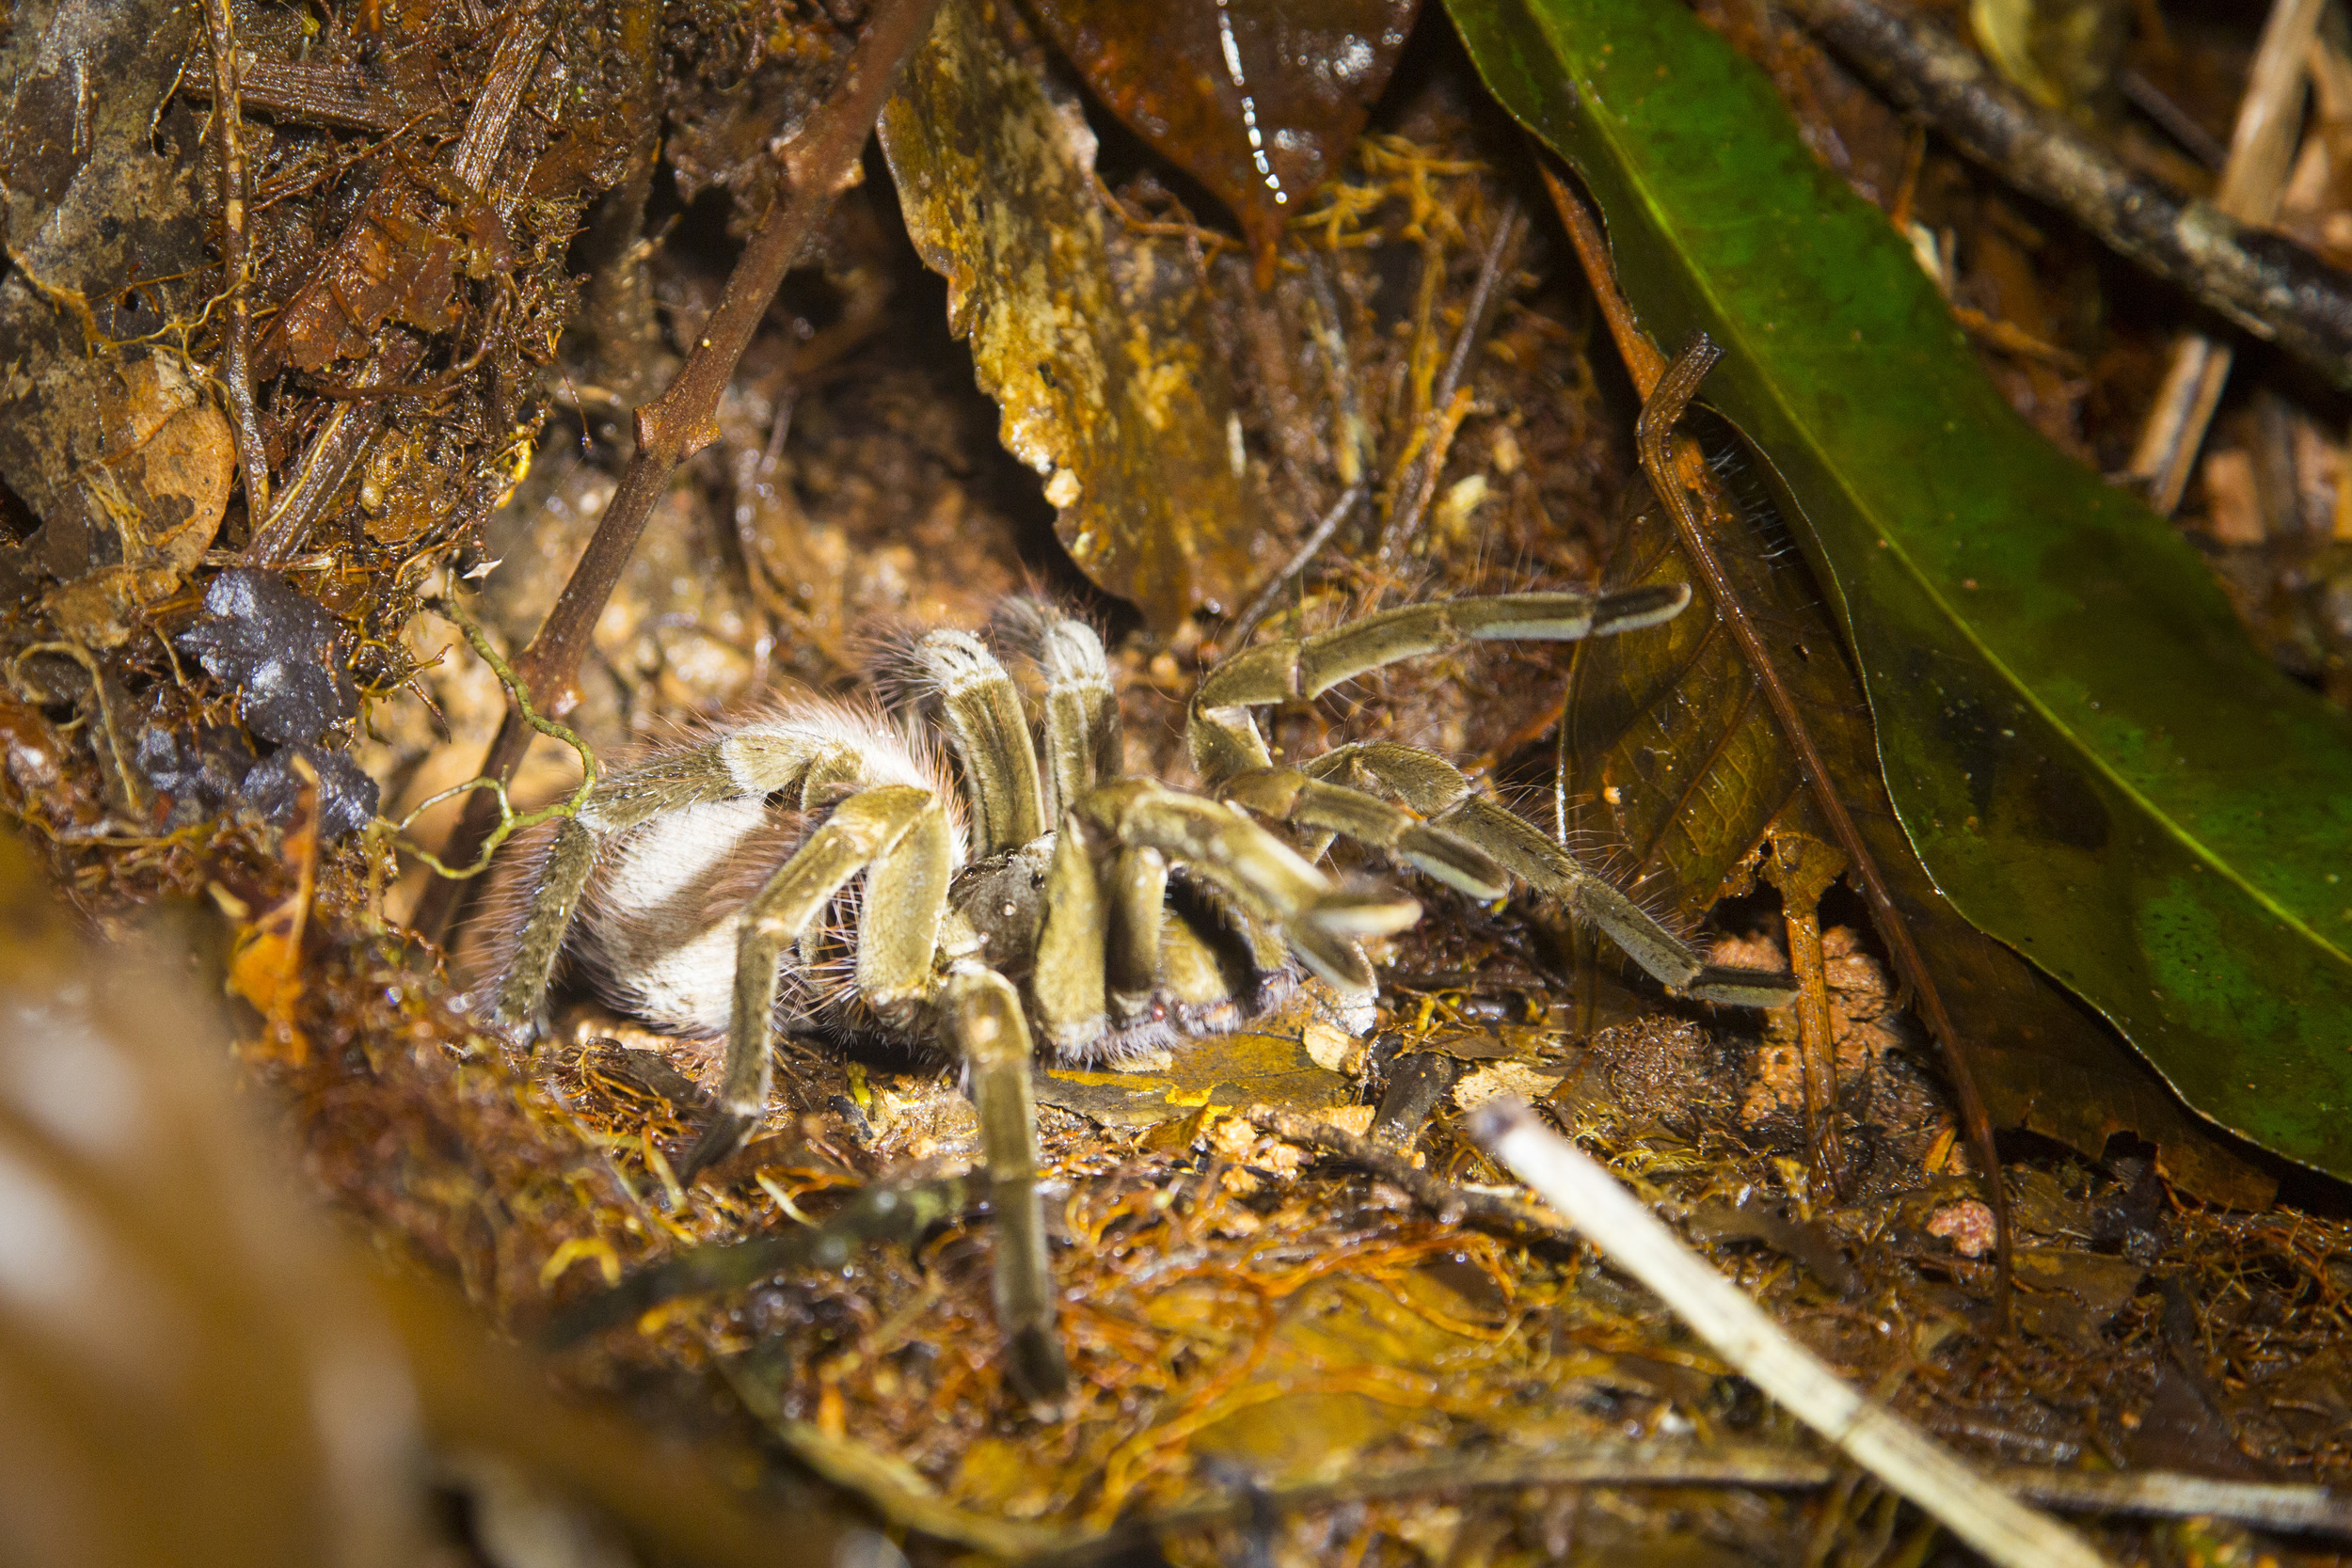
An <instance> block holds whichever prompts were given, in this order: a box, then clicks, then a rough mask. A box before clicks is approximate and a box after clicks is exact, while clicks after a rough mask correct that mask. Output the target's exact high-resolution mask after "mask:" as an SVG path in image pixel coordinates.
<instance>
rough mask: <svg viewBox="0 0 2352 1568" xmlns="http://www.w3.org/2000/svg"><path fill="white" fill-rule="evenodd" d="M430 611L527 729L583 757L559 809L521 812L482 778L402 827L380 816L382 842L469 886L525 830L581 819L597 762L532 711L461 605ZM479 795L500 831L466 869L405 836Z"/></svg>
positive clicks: (420, 809)
mask: <svg viewBox="0 0 2352 1568" xmlns="http://www.w3.org/2000/svg"><path fill="white" fill-rule="evenodd" d="M426 608H427V609H429V610H435V611H437V613H439V614H442V615H446V616H448V617H449V618H450V619H451V620H452V621H454V622H455V623H456V624H457V628H458V629H459V630H460V631H462V632H464V633H465V634H466V641H467V642H468V643H469V644H470V645H471V646H472V648H473V651H474V653H475V654H476V656H478V657H480V658H481V660H482V662H483V663H485V664H486V665H488V666H489V667H490V672H491V673H493V674H495V675H497V676H498V678H499V685H501V686H502V687H504V688H505V689H506V693H507V695H508V696H510V697H512V698H514V700H515V706H516V708H517V709H518V710H519V711H520V712H521V714H522V716H523V722H524V723H526V724H529V725H530V726H531V727H532V729H534V730H536V731H538V732H539V733H540V734H541V735H544V736H550V737H552V738H554V739H556V740H560V741H562V742H563V743H564V745H566V746H569V747H570V748H571V749H572V750H573V751H574V752H578V753H579V755H580V787H579V788H578V789H576V790H574V791H572V796H571V799H570V800H558V801H557V802H556V803H555V804H553V805H551V806H542V807H541V808H540V809H539V810H537V811H529V812H517V811H516V809H515V804H514V801H513V800H510V799H509V798H508V796H507V793H506V782H505V781H504V780H503V779H493V778H490V777H488V776H486V775H485V776H484V777H481V778H475V779H468V780H467V781H466V782H465V783H464V784H453V785H452V786H451V787H449V788H447V789H444V790H442V791H441V792H440V793H439V794H437V795H435V796H432V797H430V798H428V799H426V800H421V801H420V802H419V803H418V805H417V807H416V809H415V810H413V811H411V812H410V813H409V814H408V815H407V816H404V817H402V818H401V819H400V820H399V821H398V822H390V821H388V820H386V819H385V818H383V817H380V816H379V817H377V818H376V819H375V822H374V823H373V825H372V826H371V828H370V829H369V832H371V833H373V834H376V835H379V836H390V837H395V838H398V839H399V840H400V842H399V844H398V846H397V847H399V848H402V849H405V850H406V851H407V852H408V853H409V854H411V855H413V856H415V857H416V858H417V859H418V860H420V861H422V862H423V863H425V864H426V865H428V866H430V867H431V868H432V869H433V870H434V871H436V872H437V873H439V874H440V875H441V876H444V877H447V878H449V879H451V880H453V881H464V880H466V879H468V878H470V877H479V876H481V875H482V874H483V873H484V872H485V871H487V870H489V869H490V863H491V862H492V861H493V860H495V859H497V857H498V851H499V846H500V845H501V844H504V843H505V842H506V841H507V840H508V839H510V838H512V837H513V836H514V835H515V834H516V833H518V832H522V831H523V830H524V829H525V828H535V827H537V826H538V825H539V824H540V823H542V822H552V821H554V820H555V819H556V818H557V817H559V816H579V815H580V807H581V806H583V805H585V804H586V803H587V800H588V795H589V792H590V791H591V790H593V789H595V788H596V753H595V752H592V751H590V750H589V749H588V743H587V742H586V741H584V740H582V739H580V736H578V735H576V734H574V733H573V732H572V731H571V730H569V729H567V728H565V727H564V725H562V724H559V723H557V722H556V721H554V720H552V719H549V718H547V717H546V716H544V715H543V714H541V713H540V712H539V710H538V709H536V708H534V707H532V705H531V697H530V695H529V694H528V693H527V692H525V691H524V690H523V683H522V681H521V680H520V679H519V678H518V677H517V676H516V673H515V671H514V667H513V666H512V665H510V664H508V663H507V662H506V660H505V659H503V658H501V657H499V652H498V650H497V649H496V648H493V647H491V646H490V640H489V639H488V638H487V637H485V636H484V635H483V631H482V627H481V626H478V625H476V624H475V622H474V619H473V617H472V616H470V615H469V614H467V613H466V612H465V611H464V610H461V609H459V608H458V606H457V602H456V600H454V599H431V600H428V601H426ZM477 789H486V790H488V791H489V792H490V793H491V794H493V795H495V796H497V797H498V803H499V820H498V826H497V827H495V828H493V829H491V830H490V834H489V836H488V837H487V838H485V839H484V840H483V841H482V852H481V854H480V855H479V856H477V857H476V858H475V860H474V863H472V864H471V865H469V866H465V867H463V868H462V869H461V868H456V867H452V866H449V865H445V864H443V863H441V859H440V857H439V856H437V855H436V854H434V853H433V852H432V851H431V850H429V849H425V848H422V847H419V846H418V845H417V844H415V843H414V842H412V841H410V840H408V839H407V838H405V834H406V833H407V832H408V829H409V827H410V826H411V825H412V824H413V823H414V822H415V821H416V820H417V818H418V817H420V816H423V815H424V814H425V813H426V812H428V811H431V810H432V809H433V808H434V807H435V806H437V805H439V804H440V803H441V802H442V801H444V800H455V799H456V798H457V797H458V796H460V795H470V794H472V793H473V792H474V791H475V790H477Z"/></svg>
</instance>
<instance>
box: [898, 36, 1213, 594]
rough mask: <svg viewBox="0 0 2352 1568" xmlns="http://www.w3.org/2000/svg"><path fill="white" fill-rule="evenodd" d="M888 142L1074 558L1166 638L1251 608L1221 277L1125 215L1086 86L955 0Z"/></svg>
mask: <svg viewBox="0 0 2352 1568" xmlns="http://www.w3.org/2000/svg"><path fill="white" fill-rule="evenodd" d="M1002 20H1005V21H1007V22H1009V17H1004V18H1002ZM882 150H883V151H884V153H885V154H886V155H887V156H888V158H889V160H890V166H891V172H892V174H893V176H894V178H895V179H896V180H897V182H898V195H899V200H900V202H901V204H902V205H903V207H904V209H905V212H906V218H907V228H908V230H909V231H910V232H911V233H912V234H913V235H914V243H915V245H916V246H917V247H918V248H919V249H920V250H921V251H922V254H923V259H924V261H927V262H929V263H930V266H931V267H932V268H933V270H935V271H937V272H939V273H941V274H942V275H944V276H945V277H946V279H947V288H948V311H949V320H950V322H951V324H952V325H954V327H955V330H956V331H957V332H958V333H959V334H965V335H969V337H970V338H971V340H972V356H973V359H974V360H975V362H976V363H977V368H978V375H979V382H980V386H981V388H982V389H983V390H985V391H987V392H988V393H989V394H990V395H991V396H992V397H993V398H995V399H996V401H997V402H998V404H1001V405H1002V407H1003V409H1004V424H1003V435H1004V441H1005V445H1006V446H1007V447H1008V448H1009V449H1010V451H1012V452H1013V453H1014V455H1016V456H1018V457H1019V458H1020V459H1021V460H1022V461H1023V462H1025V463H1026V464H1028V465H1029V466H1030V467H1033V468H1035V469H1036V470H1037V471H1038V472H1040V473H1041V474H1044V475H1045V476H1047V477H1046V483H1045V498H1046V499H1047V500H1049V501H1051V502H1053V504H1054V506H1055V508H1056V510H1057V513H1058V514H1059V515H1058V517H1057V522H1056V531H1057V533H1058V534H1059V535H1060V537H1061V541H1062V543H1063V544H1064V545H1065V546H1068V547H1069V550H1070V554H1071V558H1072V559H1073V561H1075V562H1077V563H1078V566H1079V567H1080V569H1081V570H1083V571H1084V572H1085V573H1086V574H1087V575H1088V576H1089V577H1090V578H1093V579H1094V581H1095V582H1096V583H1098V584H1100V585H1101V586H1102V587H1103V588H1104V589H1105V590H1107V591H1108V592H1110V593H1113V594H1119V595H1120V596H1121V597H1124V598H1128V599H1132V600H1134V601H1135V602H1136V604H1137V605H1138V606H1140V607H1141V608H1142V610H1143V612H1144V614H1145V616H1146V617H1147V618H1148V619H1149V620H1150V621H1151V623H1152V626H1153V627H1154V628H1155V629H1156V630H1158V631H1160V632H1162V633H1166V632H1168V631H1170V630H1172V629H1174V627H1175V626H1176V625H1177V623H1179V622H1180V621H1182V620H1183V619H1184V617H1185V616H1186V615H1188V614H1190V613H1191V612H1192V610H1194V609H1196V608H1198V607H1200V606H1201V605H1203V604H1207V605H1212V606H1216V607H1220V608H1227V609H1230V608H1232V605H1233V603H1234V600H1235V596H1236V595H1237V594H1238V593H1239V592H1240V590H1241V589H1242V587H1243V586H1244V585H1245V584H1246V583H1247V581H1248V579H1249V578H1250V575H1251V558H1250V554H1249V548H1250V544H1251V541H1252V540H1253V539H1254V538H1255V537H1256V534H1257V531H1258V530H1257V527H1256V524H1255V517H1256V515H1257V510H1258V503H1257V500H1256V498H1255V497H1254V496H1253V495H1252V494H1251V493H1250V491H1249V489H1248V486H1247V485H1246V484H1245V483H1244V481H1243V476H1242V473H1241V472H1240V467H1239V465H1238V463H1237V462H1235V461H1234V459H1233V458H1232V456H1231V455H1230V453H1231V452H1232V450H1233V441H1234V440H1237V439H1238V437H1237V436H1235V437H1232V438H1229V435H1228V430H1229V421H1230V420H1231V418H1232V392H1231V390H1230V388H1229V387H1228V385H1227V382H1226V379H1225V374H1224V372H1223V370H1222V369H1221V367H1219V366H1218V365H1217V364H1216V362H1215V361H1214V360H1213V359H1212V358H1211V356H1208V355H1207V354H1206V353H1205V352H1204V351H1203V348H1202V344H1203V342H1204V341H1205V331H1204V329H1203V327H1202V325H1201V322H1200V317H1201V312H1202V310H1203V295H1204V293H1205V291H1204V289H1203V288H1202V286H1201V281H1200V278H1199V277H1197V276H1195V275H1193V274H1192V273H1191V272H1189V270H1187V269H1185V268H1184V267H1182V266H1180V265H1178V264H1177V263H1176V262H1175V261H1173V260H1172V259H1170V258H1168V257H1166V256H1164V255H1162V254H1160V253H1158V252H1155V251H1154V250H1153V249H1152V248H1151V247H1149V246H1146V245H1140V244H1137V243H1136V241H1135V240H1133V239H1132V238H1131V237H1130V236H1128V235H1127V234H1126V233H1125V232H1124V231H1123V230H1120V229H1119V228H1118V227H1117V226H1116V225H1115V224H1113V223H1112V222H1110V221H1109V220H1108V215H1107V214H1106V213H1105V210H1104V204H1103V202H1102V201H1101V200H1100V199H1099V198H1098V196H1097V194H1096V190H1095V175H1094V153H1095V138H1094V135H1093V133H1092V132H1091V131H1089V129H1088V128H1087V123H1086V117H1085V116H1084V114H1083V113H1081V112H1080V110H1079V107H1078V105H1077V103H1076V102H1075V101H1074V99H1073V98H1072V97H1070V96H1068V95H1066V94H1062V93H1058V92H1057V91H1056V90H1055V89H1054V88H1053V87H1050V86H1049V85H1048V83H1047V80H1046V78H1045V77H1044V76H1043V75H1042V74H1041V72H1040V71H1038V70H1037V69H1035V68H1034V66H1033V64H1032V63H1030V62H1027V61H1025V60H1024V59H1023V58H1022V57H1021V56H1020V55H1018V54H1017V53H1016V52H1015V49H1014V47H1013V46H1012V45H1011V44H1009V43H1008V41H1007V40H1006V39H1005V37H1004V36H1003V35H1002V34H1001V33H999V32H998V31H997V29H996V27H995V25H993V24H991V23H990V22H989V21H988V20H987V19H986V18H985V17H984V16H983V14H982V12H981V9H980V8H979V7H978V6H977V5H976V4H974V3H972V0H950V3H949V4H947V5H945V6H943V7H941V8H940V12H939V19H938V21H937V23H936V24H934V26H933V27H932V30H931V37H930V43H929V45H928V47H926V48H924V49H922V50H919V51H917V52H916V54H915V55H914V59H913V60H912V61H911V62H910V63H909V65H908V67H907V71H906V75H905V77H904V78H903V80H902V81H901V82H900V84H899V87H898V93H897V94H896V95H895V96H894V97H893V98H892V99H891V101H890V103H889V104H888V106H887V107H885V108H884V110H883V111H882ZM1233 428H1235V429H1237V428H1238V427H1233Z"/></svg>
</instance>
